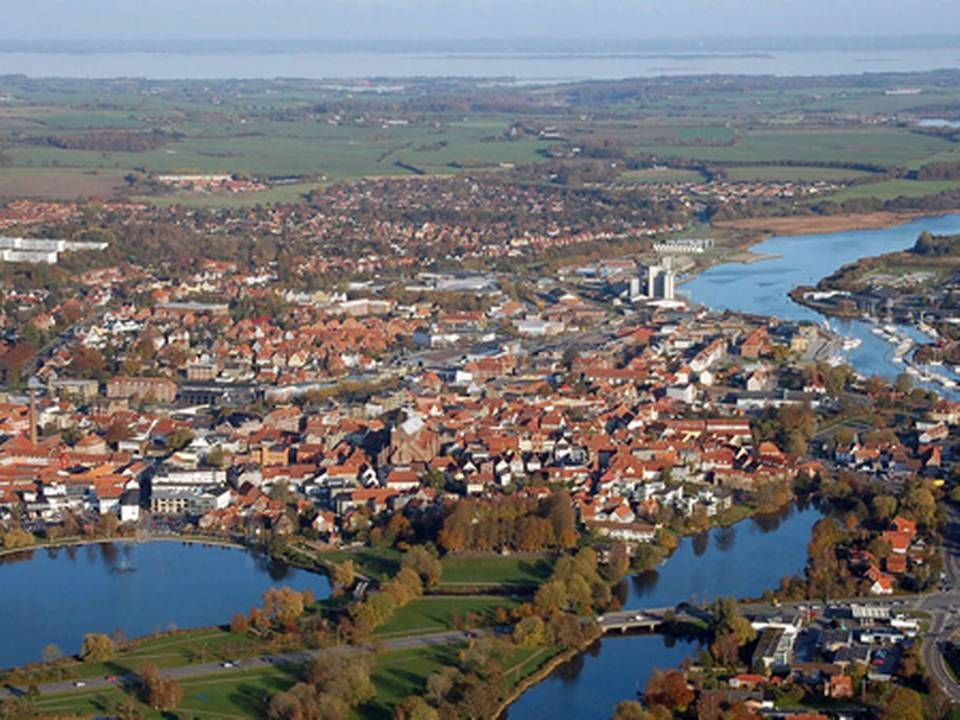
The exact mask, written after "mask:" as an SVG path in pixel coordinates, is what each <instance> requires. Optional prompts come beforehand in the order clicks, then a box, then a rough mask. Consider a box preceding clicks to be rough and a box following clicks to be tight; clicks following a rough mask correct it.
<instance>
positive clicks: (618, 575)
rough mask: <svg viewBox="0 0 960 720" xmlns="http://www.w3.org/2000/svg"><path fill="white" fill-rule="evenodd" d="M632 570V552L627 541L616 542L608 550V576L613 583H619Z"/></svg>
mask: <svg viewBox="0 0 960 720" xmlns="http://www.w3.org/2000/svg"><path fill="white" fill-rule="evenodd" d="M629 571H630V553H629V552H628V550H627V546H626V544H625V543H614V544H613V546H612V547H611V548H610V550H609V551H608V552H607V568H606V573H605V575H606V578H607V580H608V581H609V582H611V583H614V584H616V583H618V582H620V581H621V580H623V578H624V577H625V576H626V574H627V573H628V572H629Z"/></svg>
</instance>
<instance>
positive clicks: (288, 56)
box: [0, 48, 960, 82]
mask: <svg viewBox="0 0 960 720" xmlns="http://www.w3.org/2000/svg"><path fill="white" fill-rule="evenodd" d="M957 67H960V49H956V48H929V49H915V50H819V51H816V52H810V51H781V50H777V51H772V52H760V53H709V52H706V53H701V52H696V51H693V52H687V53H681V52H678V53H657V52H653V53H619V54H618V53H570V54H559V53H493V52H481V53H387V52H383V53H347V52H343V53H321V52H209V53H200V52H79V53H75V52H12V51H4V52H0V75H4V74H13V73H21V74H24V75H28V76H30V77H74V78H76V77H89V78H106V77H144V78H153V79H176V78H209V79H216V78H227V79H229V78H274V77H298V78H315V79H316V78H361V77H380V78H399V77H414V76H417V77H510V78H516V79H517V80H521V81H527V82H561V81H572V80H603V79H619V78H625V77H653V76H659V75H699V74H712V73H725V74H726V73H729V74H743V75H780V76H786V75H836V74H848V73H849V74H860V73H864V72H923V71H927V70H936V69H943V68H957Z"/></svg>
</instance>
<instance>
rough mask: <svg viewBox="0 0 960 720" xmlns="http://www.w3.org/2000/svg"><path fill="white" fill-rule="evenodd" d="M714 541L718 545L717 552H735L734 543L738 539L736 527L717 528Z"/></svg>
mask: <svg viewBox="0 0 960 720" xmlns="http://www.w3.org/2000/svg"><path fill="white" fill-rule="evenodd" d="M713 539H714V542H715V543H716V545H717V550H722V551H723V552H729V551H730V550H733V543H734V541H736V539H737V528H736V526H734V525H730V526H729V527H722V528H717V532H716V533H715V534H714V538H713Z"/></svg>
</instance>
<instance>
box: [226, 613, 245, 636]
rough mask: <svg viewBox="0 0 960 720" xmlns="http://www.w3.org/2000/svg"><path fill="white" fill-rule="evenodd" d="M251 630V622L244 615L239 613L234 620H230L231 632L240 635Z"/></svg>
mask: <svg viewBox="0 0 960 720" xmlns="http://www.w3.org/2000/svg"><path fill="white" fill-rule="evenodd" d="M249 629H250V621H249V620H248V619H247V616H246V615H244V614H243V613H239V612H238V613H236V614H235V615H234V616H233V617H232V618H230V632H234V633H238V634H240V633H245V632H246V631H247V630H249Z"/></svg>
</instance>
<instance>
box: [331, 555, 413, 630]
mask: <svg viewBox="0 0 960 720" xmlns="http://www.w3.org/2000/svg"><path fill="white" fill-rule="evenodd" d="M421 595H423V583H422V582H421V580H420V576H419V575H418V574H417V573H416V572H415V571H414V570H412V569H411V568H409V567H404V568H401V569H400V572H398V573H397V574H396V576H395V577H393V579H391V580H388V581H387V582H385V583H384V584H383V585H382V586H381V588H380V591H379V592H376V593H373V594H371V595H370V596H368V597H367V599H366V600H364V601H362V602H358V603H354V604H353V605H351V606H350V610H349V612H350V619H351V620H352V621H353V628H354V633H355V634H356V635H358V636H359V637H369V636H370V635H371V634H372V633H373V631H374V630H376V629H377V628H378V627H380V626H381V625H383V624H384V623H385V622H386V621H387V620H389V619H390V617H391V616H392V615H393V613H394V612H395V611H396V610H397V608H401V607H403V606H404V605H407V604H408V603H409V602H410V601H411V600H414V599H416V598H418V597H420V596H421Z"/></svg>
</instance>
